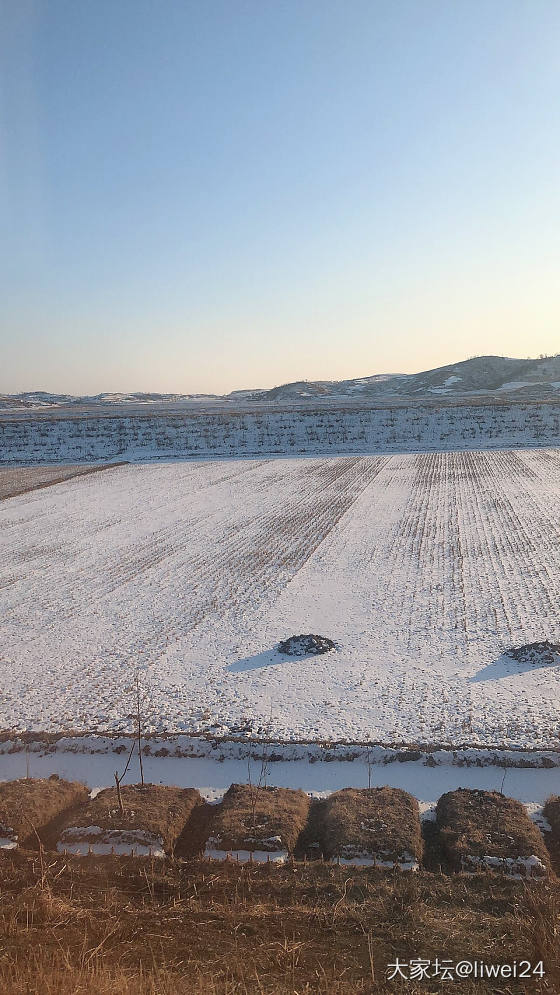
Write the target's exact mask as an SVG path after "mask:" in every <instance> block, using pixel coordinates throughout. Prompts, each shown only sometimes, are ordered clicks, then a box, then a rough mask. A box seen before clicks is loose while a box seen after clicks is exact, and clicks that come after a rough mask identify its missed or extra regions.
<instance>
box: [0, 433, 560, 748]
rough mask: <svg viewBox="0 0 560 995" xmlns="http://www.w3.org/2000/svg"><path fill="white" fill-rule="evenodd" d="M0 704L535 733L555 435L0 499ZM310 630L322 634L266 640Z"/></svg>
mask: <svg viewBox="0 0 560 995" xmlns="http://www.w3.org/2000/svg"><path fill="white" fill-rule="evenodd" d="M0 536H1V539H0V542H1V549H2V556H1V561H0V590H1V600H0V607H1V613H0V636H1V639H0V668H1V669H0V674H1V686H2V693H1V695H0V727H3V728H5V729H9V728H14V729H20V730H21V729H24V728H27V729H35V730H38V729H50V730H59V729H70V728H71V729H75V730H84V731H85V730H96V729H97V730H118V729H121V730H122V729H124V728H131V727H132V718H131V713H132V711H133V707H134V701H133V695H132V693H131V690H130V689H131V686H132V678H133V675H134V672H135V671H136V670H139V671H140V674H141V682H142V685H143V687H144V689H145V695H146V699H147V700H146V704H145V707H144V714H145V718H146V725H147V727H149V728H151V729H153V730H158V731H166V732H181V731H188V730H196V731H203V730H204V731H207V732H210V733H212V734H216V735H226V734H228V733H233V734H240V733H241V734H247V733H250V734H252V735H256V736H259V735H272V736H273V737H277V738H279V739H288V740H289V739H308V740H318V739H333V740H341V739H347V740H352V741H378V742H385V743H391V742H392V743H395V742H403V743H414V742H422V743H452V744H461V743H480V744H488V745H498V746H528V747H539V748H545V747H553V748H554V747H558V745H559V729H560V722H559V719H560V694H559V691H560V667H558V666H554V665H553V666H544V667H538V666H534V665H526V664H525V665H522V664H517V663H515V662H514V661H511V660H508V659H506V658H505V657H504V656H503V655H502V654H503V651H504V650H505V649H507V648H508V647H511V646H515V645H518V644H520V643H526V642H532V641H535V640H538V639H550V640H553V641H556V642H558V641H559V637H560V623H559V619H558V604H559V603H560V452H559V451H557V450H552V449H542V450H539V449H535V450H525V451H520V450H518V451H515V452H509V451H499V452H469V453H467V452H465V453H449V452H448V453H437V454H422V455H410V454H408V455H407V454H403V455H395V456H370V457H340V458H328V459H321V458H311V459H284V460H278V459H277V460H274V459H269V460H259V461H255V460H253V461H251V460H244V461H225V462H224V461H213V462H206V463H204V462H196V463H177V462H175V463H170V464H158V465H136V466H126V467H119V468H115V469H110V470H106V471H105V472H104V473H102V474H93V475H89V476H84V477H81V478H76V479H74V480H71V481H67V482H62V483H59V484H56V485H54V486H52V487H49V488H46V489H43V490H38V491H34V492H31V493H29V494H24V495H21V496H18V497H14V498H11V499H8V500H6V501H4V502H2V504H0ZM300 632H316V633H319V634H321V635H325V636H329V637H330V638H332V639H333V640H335V642H336V643H337V649H336V650H335V651H331V652H330V653H327V654H324V655H322V656H315V657H311V658H297V657H284V656H281V655H280V654H279V653H278V652H277V651H276V650H275V646H276V644H277V643H278V641H279V640H280V639H283V638H285V637H287V636H289V635H292V634H297V633H300Z"/></svg>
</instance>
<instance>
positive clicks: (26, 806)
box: [0, 774, 89, 845]
mask: <svg viewBox="0 0 560 995" xmlns="http://www.w3.org/2000/svg"><path fill="white" fill-rule="evenodd" d="M88 796H89V789H88V788H86V786H85V784H79V783H78V782H77V781H64V780H62V778H59V777H57V775H56V774H53V775H52V776H51V777H48V778H22V779H21V780H19V781H3V782H2V783H0V823H2V825H3V826H5V827H7V828H12V829H13V830H14V832H15V833H16V834H17V837H18V842H19V844H20V845H26V843H29V844H31V845H34V836H35V832H41V831H44V830H45V829H46V828H47V827H48V824H49V823H50V822H52V821H53V820H55V819H57V817H59V816H60V815H61V814H62V813H63V812H64V811H65V810H67V809H70V808H72V806H74V805H83V804H85V803H86V802H87V800H88ZM2 835H4V834H3V832H2V831H0V836H2Z"/></svg>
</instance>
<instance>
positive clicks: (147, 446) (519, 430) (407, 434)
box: [0, 404, 560, 464]
mask: <svg viewBox="0 0 560 995" xmlns="http://www.w3.org/2000/svg"><path fill="white" fill-rule="evenodd" d="M545 445H549V446H551V445H552V446H555V445H560V405H555V404H501V405H497V404H496V405H477V406H470V405H465V406H456V407H447V406H446V407H433V408H428V407H398V408H376V409H368V408H366V409H351V408H350V409H348V408H346V409H345V408H338V409H331V410H324V409H323V410H321V409H311V408H310V409H307V408H306V409H303V410H301V409H298V410H292V411H290V410H287V411H274V410H269V411H254V412H231V413H229V414H222V413H216V414H211V413H201V414H198V415H197V414H195V413H193V412H189V413H185V414H182V415H176V414H165V415H157V414H156V413H155V412H154V414H153V415H151V416H149V417H148V416H144V417H141V416H135V417H132V416H131V417H126V416H124V415H121V416H119V417H95V416H94V415H91V416H89V417H81V418H78V417H75V418H71V417H67V416H65V417H62V416H59V417H57V418H41V417H36V418H33V417H29V418H24V419H14V420H10V419H8V418H5V419H3V420H1V421H0V464H9V463H22V462H28V463H34V462H35V463H60V462H69V463H80V462H95V461H104V462H113V461H120V460H131V461H135V460H155V459H173V458H185V457H192V456H196V457H216V456H233V457H238V456H265V455H299V454H310V455H314V454H315V455H316V454H325V455H327V454H337V453H338V454H342V453H391V452H393V453H395V452H411V451H412V452H430V451H436V450H446V449H447V450H450V449H496V448H507V447H517V446H525V447H526V446H545Z"/></svg>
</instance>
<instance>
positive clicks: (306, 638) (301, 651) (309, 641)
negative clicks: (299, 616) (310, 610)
mask: <svg viewBox="0 0 560 995" xmlns="http://www.w3.org/2000/svg"><path fill="white" fill-rule="evenodd" d="M333 649H335V643H334V642H333V641H332V639H328V637H327V636H317V635H314V634H313V633H308V634H307V635H301V636H289V638H288V639H284V640H282V642H281V643H279V644H278V651H279V653H284V654H286V656H317V655H319V654H320V653H328V652H329V651H330V650H333Z"/></svg>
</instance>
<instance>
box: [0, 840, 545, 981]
mask: <svg viewBox="0 0 560 995" xmlns="http://www.w3.org/2000/svg"><path fill="white" fill-rule="evenodd" d="M0 894H1V899H2V900H1V902H0V949H1V955H0V991H1V992H2V993H3V995H4V993H6V995H77V993H79V995H296V993H297V995H374V993H375V995H377V993H385V992H402V993H404V992H406V995H421V993H422V995H431V993H433V992H435V991H436V990H437V991H439V990H440V987H441V986H440V985H439V983H437V982H436V983H432V985H430V984H429V983H428V982H426V981H422V982H418V983H414V982H409V983H405V982H402V983H401V984H400V985H399V984H395V983H387V981H386V975H387V966H388V964H390V963H394V961H395V957H398V958H399V959H400V960H401V961H408V960H409V959H411V958H414V957H424V958H427V959H431V960H432V962H433V961H434V959H435V958H436V957H439V958H440V959H441V958H449V959H451V960H453V961H458V960H460V959H470V960H484V961H485V962H486V963H492V962H498V963H508V962H509V963H512V962H513V961H514V960H517V961H518V962H519V960H521V959H524V958H526V959H527V960H531V961H532V962H536V961H538V960H540V959H542V960H544V965H545V971H546V976H545V978H544V979H543V980H542V981H541V980H540V979H538V978H535V979H532V980H531V982H530V983H523V982H520V981H518V980H517V981H514V980H510V981H508V982H506V984H505V985H504V984H502V985H499V984H498V985H496V982H495V981H477V982H476V983H475V982H473V983H472V984H471V983H469V982H459V983H455V984H453V985H452V988H453V990H454V991H457V992H460V993H461V995H471V993H472V995H475V993H476V995H481V993H482V995H491V993H495V992H496V991H503V992H507V993H508V995H509V993H512V992H515V993H517V992H527V993H528V992H531V993H542V995H545V993H548V995H554V993H558V992H559V991H560V970H559V965H560V928H559V927H560V922H559V910H560V885H559V883H558V882H557V881H556V880H555V879H545V880H543V881H539V882H535V883H533V884H531V885H527V884H525V883H524V882H522V881H515V880H511V879H506V878H502V877H488V876H486V875H474V876H472V877H469V876H468V877H460V878H458V877H457V876H447V875H435V874H429V873H427V872H424V871H420V872H419V873H418V874H416V875H412V876H411V875H402V874H399V873H391V874H387V873H386V872H383V871H376V870H372V869H362V868H352V869H351V870H349V869H348V868H342V867H336V866H333V865H328V864H322V863H314V864H307V865H303V864H295V865H293V866H288V867H276V868H274V869H271V868H269V866H268V865H259V866H257V865H251V866H250V865H246V866H245V867H240V866H238V865H236V864H220V865H211V866H209V865H208V864H207V863H204V862H196V861H195V862H191V863H189V864H180V863H177V862H174V861H173V862H172V861H169V862H167V861H165V862H163V861H161V862H159V861H153V862H151V861H149V860H142V861H137V860H131V859H130V858H105V859H103V860H101V859H99V858H82V859H76V858H64V857H62V856H52V857H51V858H49V861H48V866H47V868H46V880H45V876H43V877H42V878H40V876H39V860H38V858H37V857H36V858H35V860H33V859H32V857H31V856H30V855H25V854H18V853H17V851H16V852H15V853H14V852H13V853H12V854H5V855H3V856H2V857H0ZM525 984H526V985H527V987H525Z"/></svg>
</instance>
